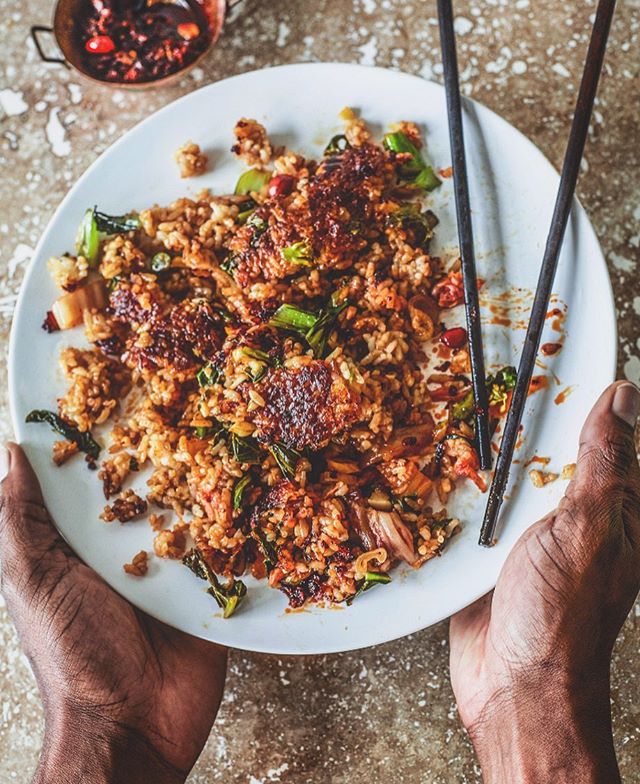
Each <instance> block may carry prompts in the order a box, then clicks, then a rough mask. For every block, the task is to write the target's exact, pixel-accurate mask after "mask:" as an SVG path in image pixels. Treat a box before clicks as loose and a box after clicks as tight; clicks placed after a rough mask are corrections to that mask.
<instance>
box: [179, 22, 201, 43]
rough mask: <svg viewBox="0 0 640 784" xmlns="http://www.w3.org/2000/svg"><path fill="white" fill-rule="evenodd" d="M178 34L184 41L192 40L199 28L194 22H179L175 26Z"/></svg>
mask: <svg viewBox="0 0 640 784" xmlns="http://www.w3.org/2000/svg"><path fill="white" fill-rule="evenodd" d="M176 30H177V31H178V35H179V36H180V38H184V40H185V41H193V39H194V38H197V37H198V36H199V35H200V28H199V27H198V25H197V24H196V23H195V22H181V23H180V24H179V25H178V26H177V27H176Z"/></svg>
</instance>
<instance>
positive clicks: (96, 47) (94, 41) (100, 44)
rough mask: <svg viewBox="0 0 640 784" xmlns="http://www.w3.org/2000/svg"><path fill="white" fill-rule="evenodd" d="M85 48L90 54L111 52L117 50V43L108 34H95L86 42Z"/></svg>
mask: <svg viewBox="0 0 640 784" xmlns="http://www.w3.org/2000/svg"><path fill="white" fill-rule="evenodd" d="M84 48H85V49H86V50H87V52H89V53H90V54H109V52H113V51H114V50H115V48H116V45H115V44H114V42H113V38H110V37H109V36H108V35H94V36H93V38H89V40H88V41H87V42H86V43H85V45H84Z"/></svg>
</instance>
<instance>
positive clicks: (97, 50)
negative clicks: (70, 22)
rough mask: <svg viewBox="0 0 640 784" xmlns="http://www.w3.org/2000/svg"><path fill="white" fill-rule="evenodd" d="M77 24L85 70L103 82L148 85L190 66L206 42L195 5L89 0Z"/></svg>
mask: <svg viewBox="0 0 640 784" xmlns="http://www.w3.org/2000/svg"><path fill="white" fill-rule="evenodd" d="M87 5H88V7H89V9H90V11H89V14H88V15H87V16H85V17H84V18H81V19H80V20H79V22H78V27H77V30H76V35H77V36H78V38H79V39H80V41H81V42H82V43H83V48H84V62H85V65H86V67H87V70H88V71H89V73H90V74H91V75H92V76H95V77H96V78H97V79H100V80H102V81H107V82H121V83H126V82H153V81H155V80H157V79H162V78H163V77H165V76H169V74H172V73H175V72H176V71H180V70H182V69H183V68H185V67H186V66H188V65H190V64H191V63H193V62H194V60H196V59H197V58H198V57H199V56H200V55H201V54H202V53H203V52H204V51H205V50H206V48H207V46H208V45H209V43H210V41H211V30H210V25H209V22H208V20H207V17H206V15H205V13H204V11H203V10H202V9H201V8H200V7H199V6H198V4H197V3H196V2H194V3H187V1H186V0H185V1H184V4H180V5H178V4H172V3H163V2H155V3H151V2H149V0H129V1H128V2H127V1H126V0H91V3H88V4H87Z"/></svg>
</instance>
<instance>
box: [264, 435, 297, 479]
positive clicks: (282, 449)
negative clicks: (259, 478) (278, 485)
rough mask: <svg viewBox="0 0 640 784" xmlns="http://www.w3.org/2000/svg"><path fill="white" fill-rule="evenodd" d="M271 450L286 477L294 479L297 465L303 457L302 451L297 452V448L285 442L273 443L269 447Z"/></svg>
mask: <svg viewBox="0 0 640 784" xmlns="http://www.w3.org/2000/svg"><path fill="white" fill-rule="evenodd" d="M269 452H271V454H272V455H273V458H274V460H275V461H276V463H277V464H278V468H279V469H280V470H281V471H282V475H283V476H284V478H285V479H288V480H289V481H292V480H293V479H294V478H295V475H296V465H297V463H298V460H300V457H301V455H300V452H296V450H295V449H291V448H290V447H288V446H285V445H284V444H272V445H271V446H270V447H269Z"/></svg>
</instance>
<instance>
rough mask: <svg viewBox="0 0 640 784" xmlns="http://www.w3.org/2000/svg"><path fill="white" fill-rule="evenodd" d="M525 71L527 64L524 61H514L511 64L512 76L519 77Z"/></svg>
mask: <svg viewBox="0 0 640 784" xmlns="http://www.w3.org/2000/svg"><path fill="white" fill-rule="evenodd" d="M526 70H527V64H526V63H525V61H524V60H514V61H513V62H512V63H511V71H512V73H514V74H517V75H520V74H523V73H525V72H526Z"/></svg>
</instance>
